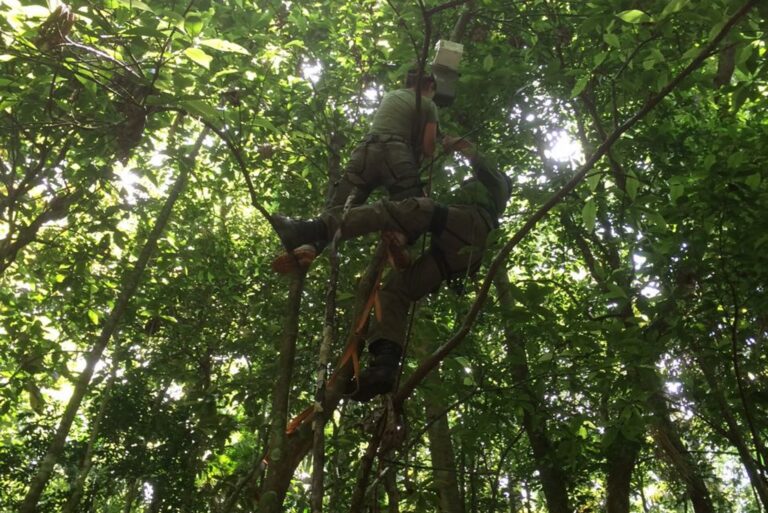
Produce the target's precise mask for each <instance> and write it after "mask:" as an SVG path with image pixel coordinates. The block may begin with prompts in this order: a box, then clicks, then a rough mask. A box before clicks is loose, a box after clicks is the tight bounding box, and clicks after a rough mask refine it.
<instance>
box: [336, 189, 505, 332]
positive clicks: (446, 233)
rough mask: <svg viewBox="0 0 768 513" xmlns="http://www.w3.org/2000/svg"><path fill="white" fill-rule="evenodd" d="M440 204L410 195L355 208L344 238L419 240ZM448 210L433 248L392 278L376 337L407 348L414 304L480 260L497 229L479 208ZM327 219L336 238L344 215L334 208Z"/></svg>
mask: <svg viewBox="0 0 768 513" xmlns="http://www.w3.org/2000/svg"><path fill="white" fill-rule="evenodd" d="M436 205H437V204H436V202H435V201H434V200H432V199H430V198H409V199H405V200H402V201H386V200H382V201H379V202H376V203H374V204H372V205H364V206H360V207H355V208H351V209H350V210H349V211H348V212H347V215H346V217H345V218H344V223H343V225H341V238H342V239H349V238H352V237H357V236H360V235H364V234H366V233H371V232H380V231H382V230H397V231H400V232H402V233H404V234H405V235H406V236H407V237H408V238H409V240H415V239H416V238H418V237H419V236H420V235H422V234H424V233H426V232H427V231H430V229H431V226H432V222H433V216H434V212H435V207H436ZM447 208H448V215H447V218H446V220H445V227H444V229H443V230H442V232H441V233H440V234H439V235H433V237H432V247H431V249H430V250H429V251H427V252H426V253H425V254H424V255H422V256H421V257H419V258H418V259H417V260H416V261H415V262H414V263H413V264H412V265H411V266H410V267H409V268H408V269H406V270H404V271H401V272H392V273H390V274H389V275H388V276H387V278H386V280H385V282H384V284H383V286H382V288H381V290H380V291H379V299H380V300H381V306H382V322H380V323H377V322H375V320H374V323H373V325H372V326H371V331H370V334H369V340H370V341H373V340H377V339H381V338H383V339H387V340H391V341H393V342H395V343H397V344H399V345H401V346H402V345H403V343H404V341H405V332H406V329H407V318H408V309H409V308H410V305H411V303H412V302H414V301H417V300H419V299H421V298H422V297H424V296H426V295H427V294H429V293H431V292H436V291H437V290H438V289H439V288H440V284H441V283H442V282H443V280H445V279H447V278H451V277H452V276H455V275H459V274H464V273H466V272H467V270H468V269H470V268H472V267H474V266H475V265H477V264H478V263H479V262H480V260H481V258H482V253H483V246H484V244H485V240H486V238H487V236H488V233H489V232H490V230H491V228H490V225H489V222H488V220H487V219H486V218H485V217H484V215H483V212H482V211H481V209H480V208H478V207H474V206H471V205H448V206H447ZM322 219H323V220H324V221H325V224H326V226H327V227H328V233H329V235H330V236H332V235H333V234H334V233H335V232H336V229H337V228H339V225H340V224H341V216H340V213H338V212H328V213H326V214H323V216H322Z"/></svg>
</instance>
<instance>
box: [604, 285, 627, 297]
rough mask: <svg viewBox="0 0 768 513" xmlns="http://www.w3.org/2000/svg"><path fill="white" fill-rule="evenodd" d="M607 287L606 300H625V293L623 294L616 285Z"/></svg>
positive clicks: (622, 290)
mask: <svg viewBox="0 0 768 513" xmlns="http://www.w3.org/2000/svg"><path fill="white" fill-rule="evenodd" d="M606 286H607V287H608V292H607V293H606V294H605V297H607V298H608V299H616V298H623V299H626V298H627V293H626V292H624V289H622V288H621V287H619V286H618V285H616V284H615V283H610V282H609V283H608V284H607V285H606Z"/></svg>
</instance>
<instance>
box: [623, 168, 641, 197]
mask: <svg viewBox="0 0 768 513" xmlns="http://www.w3.org/2000/svg"><path fill="white" fill-rule="evenodd" d="M639 187H640V180H638V179H637V176H636V175H635V173H633V172H632V171H629V172H627V182H626V191H627V196H629V199H631V200H632V201H634V200H635V198H636V197H637V189H638V188H639Z"/></svg>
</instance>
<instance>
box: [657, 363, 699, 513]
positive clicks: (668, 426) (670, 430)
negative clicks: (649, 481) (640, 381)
mask: <svg viewBox="0 0 768 513" xmlns="http://www.w3.org/2000/svg"><path fill="white" fill-rule="evenodd" d="M649 372H652V373H653V376H652V377H649V378H648V379H647V380H644V381H645V382H646V383H647V384H648V385H651V386H654V385H655V390H652V391H650V395H649V398H648V408H649V410H650V411H651V413H652V414H653V420H652V423H653V425H652V428H653V429H652V431H653V436H654V439H655V440H656V442H657V443H658V444H659V446H660V447H661V448H662V450H663V451H664V453H665V454H666V455H667V457H668V458H669V461H670V462H671V464H672V466H673V467H674V468H675V470H677V473H678V475H679V476H680V478H681V479H682V480H683V482H684V483H685V488H686V491H687V493H688V497H689V498H690V499H691V503H692V504H693V510H694V511H695V512H696V513H713V512H714V506H713V505H712V498H711V497H710V494H709V490H708V489H707V485H706V483H705V482H704V478H703V477H702V475H701V471H700V470H699V466H698V464H697V463H696V462H695V461H694V460H693V458H692V457H691V454H690V453H689V452H688V449H687V448H686V447H685V445H684V444H683V441H682V440H681V439H680V435H679V434H678V432H677V428H676V427H675V425H674V424H673V423H672V420H671V419H670V416H669V408H668V406H667V401H666V399H665V398H664V394H663V389H662V386H663V385H662V380H661V377H660V376H659V375H658V373H656V371H655V370H653V371H649Z"/></svg>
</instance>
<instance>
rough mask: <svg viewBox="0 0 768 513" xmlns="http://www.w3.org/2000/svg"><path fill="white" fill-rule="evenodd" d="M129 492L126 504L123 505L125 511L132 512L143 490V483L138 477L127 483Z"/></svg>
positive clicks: (126, 496)
mask: <svg viewBox="0 0 768 513" xmlns="http://www.w3.org/2000/svg"><path fill="white" fill-rule="evenodd" d="M127 488H128V490H127V492H126V494H125V505H124V506H123V513H131V510H132V509H133V503H134V502H136V497H138V496H139V491H140V490H141V483H140V482H139V480H138V479H134V480H133V481H131V482H129V483H128V485H127Z"/></svg>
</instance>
